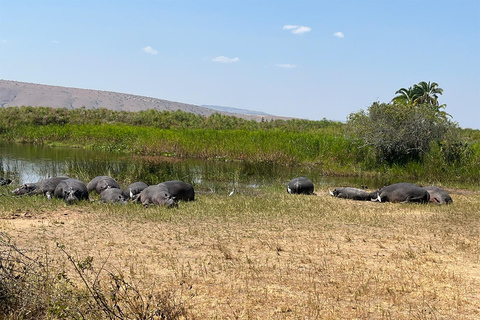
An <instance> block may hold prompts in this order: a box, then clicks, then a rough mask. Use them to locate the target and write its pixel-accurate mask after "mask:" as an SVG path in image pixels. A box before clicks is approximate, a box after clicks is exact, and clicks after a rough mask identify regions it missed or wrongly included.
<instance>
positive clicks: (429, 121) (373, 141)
mask: <svg viewBox="0 0 480 320" xmlns="http://www.w3.org/2000/svg"><path fill="white" fill-rule="evenodd" d="M347 124H348V127H349V129H350V130H351V131H352V132H354V133H355V134H356V135H357V136H358V137H360V138H361V139H362V140H363V142H364V145H363V146H364V147H367V146H372V147H373V148H374V149H375V153H376V156H377V159H378V160H379V162H384V161H385V162H387V163H389V164H393V163H405V162H408V161H410V160H417V161H420V160H422V157H423V155H424V154H425V153H427V152H428V151H429V149H430V146H431V143H432V142H441V141H442V140H443V139H444V137H446V136H447V134H448V133H449V132H450V131H453V130H454V129H456V124H455V123H453V122H451V121H450V120H449V118H448V116H447V115H446V114H444V113H438V112H437V110H436V109H434V108H432V107H431V104H429V103H422V104H417V105H411V104H409V103H397V102H394V103H379V102H375V103H373V104H372V105H371V106H370V107H369V108H368V109H367V111H364V110H361V111H359V112H356V113H352V114H350V115H349V117H348V122H347Z"/></svg>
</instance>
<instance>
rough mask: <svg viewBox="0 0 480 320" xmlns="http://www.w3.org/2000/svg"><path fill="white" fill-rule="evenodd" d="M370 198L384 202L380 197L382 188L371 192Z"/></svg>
mask: <svg viewBox="0 0 480 320" xmlns="http://www.w3.org/2000/svg"><path fill="white" fill-rule="evenodd" d="M370 199H371V200H372V201H378V202H382V199H381V198H380V189H378V190H375V191H373V192H370Z"/></svg>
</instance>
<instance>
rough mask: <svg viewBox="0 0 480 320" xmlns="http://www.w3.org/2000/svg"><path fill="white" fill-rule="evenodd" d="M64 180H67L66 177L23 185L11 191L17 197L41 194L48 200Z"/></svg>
mask: <svg viewBox="0 0 480 320" xmlns="http://www.w3.org/2000/svg"><path fill="white" fill-rule="evenodd" d="M66 179H68V177H54V178H48V179H44V180H40V181H39V182H36V183H25V184H22V185H21V186H20V187H18V188H17V189H15V190H13V191H12V193H13V194H15V195H18V196H19V195H35V194H43V195H46V196H47V197H48V198H50V197H51V196H52V195H53V193H54V191H55V188H56V187H57V186H58V184H59V183H60V182H61V181H63V180H66Z"/></svg>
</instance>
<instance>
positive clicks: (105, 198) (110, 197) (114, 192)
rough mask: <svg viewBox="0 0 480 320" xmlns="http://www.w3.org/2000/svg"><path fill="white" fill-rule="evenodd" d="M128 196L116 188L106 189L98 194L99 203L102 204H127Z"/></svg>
mask: <svg viewBox="0 0 480 320" xmlns="http://www.w3.org/2000/svg"><path fill="white" fill-rule="evenodd" d="M127 199H128V196H127V195H126V194H125V193H124V192H123V190H122V189H118V188H107V189H105V190H103V191H102V193H100V201H102V202H110V203H115V202H121V203H127Z"/></svg>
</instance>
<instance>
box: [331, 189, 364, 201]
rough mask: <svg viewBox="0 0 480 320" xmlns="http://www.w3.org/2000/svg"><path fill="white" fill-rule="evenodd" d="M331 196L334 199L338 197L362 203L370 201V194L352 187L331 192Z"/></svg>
mask: <svg viewBox="0 0 480 320" xmlns="http://www.w3.org/2000/svg"><path fill="white" fill-rule="evenodd" d="M328 191H329V192H330V195H332V196H333V197H338V198H344V199H352V200H362V201H370V200H371V198H370V193H369V192H367V191H365V190H362V189H358V188H351V187H345V188H336V189H335V190H333V191H330V189H328Z"/></svg>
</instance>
